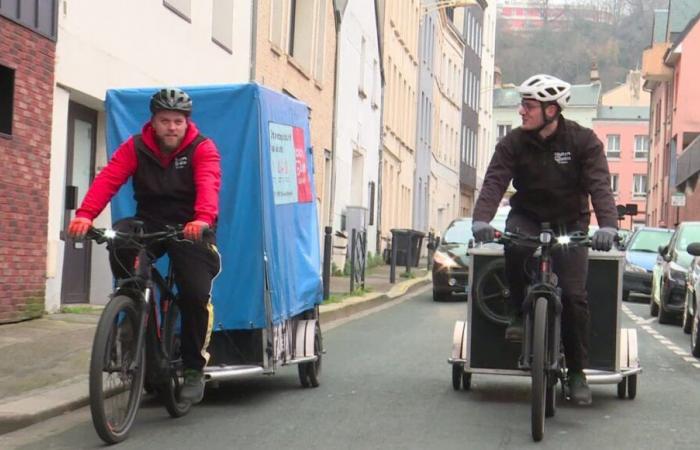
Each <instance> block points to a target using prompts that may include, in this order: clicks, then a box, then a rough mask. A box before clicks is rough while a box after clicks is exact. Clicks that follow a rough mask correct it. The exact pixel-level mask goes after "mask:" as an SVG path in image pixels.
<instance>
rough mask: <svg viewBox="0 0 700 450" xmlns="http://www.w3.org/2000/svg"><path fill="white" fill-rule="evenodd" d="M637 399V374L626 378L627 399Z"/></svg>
mask: <svg viewBox="0 0 700 450" xmlns="http://www.w3.org/2000/svg"><path fill="white" fill-rule="evenodd" d="M635 397H637V374H634V375H630V376H629V377H627V398H629V399H630V400H634V399H635Z"/></svg>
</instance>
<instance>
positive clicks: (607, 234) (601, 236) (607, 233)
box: [591, 227, 617, 252]
mask: <svg viewBox="0 0 700 450" xmlns="http://www.w3.org/2000/svg"><path fill="white" fill-rule="evenodd" d="M616 237H617V230H616V229H615V228H610V227H603V228H601V229H600V230H598V231H596V232H595V233H594V234H593V239H591V248H593V250H602V251H604V252H607V251H608V250H610V249H611V248H612V246H613V242H615V238H616Z"/></svg>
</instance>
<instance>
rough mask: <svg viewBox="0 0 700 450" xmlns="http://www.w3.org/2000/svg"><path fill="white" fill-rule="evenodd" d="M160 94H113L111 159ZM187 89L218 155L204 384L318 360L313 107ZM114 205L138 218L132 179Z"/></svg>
mask: <svg viewBox="0 0 700 450" xmlns="http://www.w3.org/2000/svg"><path fill="white" fill-rule="evenodd" d="M156 89H157V88H156V87H152V88H138V89H114V90H109V91H108V92H107V100H106V113H107V151H108V155H111V154H112V153H113V152H114V151H115V150H116V149H117V147H118V146H119V145H120V144H121V143H122V142H124V141H125V140H126V139H128V138H129V136H130V135H132V134H135V133H140V132H141V128H142V126H143V124H144V123H146V122H147V121H148V120H149V119H150V112H149V101H150V98H151V96H152V95H153V93H154V92H155V91H156ZM183 89H184V90H185V91H186V92H187V93H189V94H190V96H191V97H192V100H193V114H192V120H193V121H194V122H195V123H196V124H197V127H198V128H199V129H200V131H201V132H202V134H203V135H205V136H207V137H210V138H211V139H213V140H214V142H215V143H216V145H217V147H218V149H219V152H220V154H221V167H222V184H221V193H220V202H219V222H218V226H217V247H218V249H219V252H220V253H221V260H222V261H221V266H222V269H221V273H220V274H219V275H218V277H217V278H216V280H215V282H214V286H213V291H212V302H213V305H214V324H213V330H214V333H213V335H212V342H211V344H210V347H209V352H210V354H211V360H210V363H209V366H208V367H207V372H206V374H207V378H209V379H225V378H231V377H233V376H237V374H241V373H258V372H271V371H273V370H274V366H275V364H276V362H281V363H282V364H289V363H296V362H302V361H308V360H310V359H313V357H314V344H313V342H314V335H315V333H316V332H319V333H320V330H319V329H318V325H317V321H316V320H315V319H316V317H317V314H316V313H315V311H316V309H317V308H316V306H317V305H318V304H320V303H321V301H322V280H321V275H320V274H321V266H320V250H319V236H320V235H319V227H318V217H317V205H316V201H315V199H316V193H315V188H314V179H313V157H312V153H311V144H310V134H309V133H310V131H309V120H308V117H309V110H308V107H307V106H306V105H305V104H303V103H302V102H299V101H297V100H295V99H292V98H291V97H289V96H286V95H283V94H280V93H277V92H274V91H272V90H270V89H267V88H265V87H263V86H260V85H258V84H240V85H215V86H192V87H186V86H185V87H183ZM111 206H112V218H113V220H114V221H116V220H118V219H120V218H123V217H129V216H132V215H134V212H135V202H134V199H133V189H132V186H131V183H129V184H127V185H125V186H124V187H122V189H121V190H120V192H119V193H118V195H117V196H116V197H115V198H114V199H113V201H112V204H111ZM161 264H162V263H161ZM297 334H298V336H297ZM309 342H310V345H309ZM234 369H235V370H234Z"/></svg>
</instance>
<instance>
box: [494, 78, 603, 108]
mask: <svg viewBox="0 0 700 450" xmlns="http://www.w3.org/2000/svg"><path fill="white" fill-rule="evenodd" d="M600 91H601V85H600V83H591V84H574V85H572V86H571V100H570V101H569V106H567V108H572V107H573V108H576V107H595V106H597V105H598V101H599V99H600ZM518 105H520V94H518V89H517V87H501V88H496V89H494V90H493V107H494V108H510V107H516V106H518Z"/></svg>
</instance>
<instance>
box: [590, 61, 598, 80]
mask: <svg viewBox="0 0 700 450" xmlns="http://www.w3.org/2000/svg"><path fill="white" fill-rule="evenodd" d="M591 83H600V73H599V72H598V64H597V63H596V62H595V61H593V65H591Z"/></svg>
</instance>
